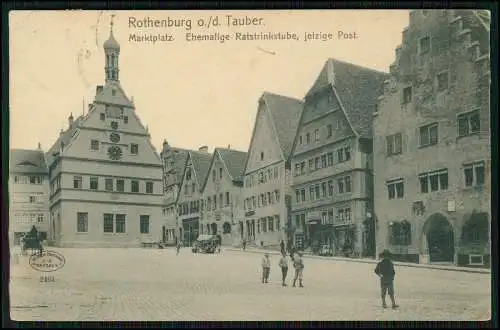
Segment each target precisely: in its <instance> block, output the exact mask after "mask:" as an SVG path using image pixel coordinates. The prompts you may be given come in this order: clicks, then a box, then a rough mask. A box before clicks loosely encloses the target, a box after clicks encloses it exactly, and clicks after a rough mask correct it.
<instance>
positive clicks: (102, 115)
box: [100, 112, 106, 120]
mask: <svg viewBox="0 0 500 330" xmlns="http://www.w3.org/2000/svg"><path fill="white" fill-rule="evenodd" d="M100 118H101V120H104V119H106V115H105V114H104V113H103V112H101V114H100Z"/></svg>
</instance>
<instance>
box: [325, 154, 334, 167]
mask: <svg viewBox="0 0 500 330" xmlns="http://www.w3.org/2000/svg"><path fill="white" fill-rule="evenodd" d="M326 165H327V166H333V152H329V153H327V154H326Z"/></svg>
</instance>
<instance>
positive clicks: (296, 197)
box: [295, 189, 302, 203]
mask: <svg viewBox="0 0 500 330" xmlns="http://www.w3.org/2000/svg"><path fill="white" fill-rule="evenodd" d="M301 196H302V195H301V194H300V190H299V189H297V190H295V201H296V202H297V203H302V200H301Z"/></svg>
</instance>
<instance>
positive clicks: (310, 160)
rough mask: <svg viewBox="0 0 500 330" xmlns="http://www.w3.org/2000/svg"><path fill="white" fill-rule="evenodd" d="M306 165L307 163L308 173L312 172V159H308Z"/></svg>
mask: <svg viewBox="0 0 500 330" xmlns="http://www.w3.org/2000/svg"><path fill="white" fill-rule="evenodd" d="M307 163H308V167H309V171H310V172H312V171H314V159H312V158H311V159H309V160H308V161H307Z"/></svg>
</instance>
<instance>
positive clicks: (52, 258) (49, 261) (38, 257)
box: [29, 250, 66, 272]
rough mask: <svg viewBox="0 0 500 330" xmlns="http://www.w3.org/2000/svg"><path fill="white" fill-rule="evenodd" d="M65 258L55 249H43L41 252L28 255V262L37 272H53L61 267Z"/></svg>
mask: <svg viewBox="0 0 500 330" xmlns="http://www.w3.org/2000/svg"><path fill="white" fill-rule="evenodd" d="M65 263H66V259H65V258H64V256H63V255H62V254H60V253H59V252H56V251H50V250H44V251H42V253H41V254H39V253H35V254H33V255H31V256H30V259H29V264H30V266H31V268H33V269H35V270H37V271H39V272H55V271H56V270H59V269H61V268H63V266H64V264H65Z"/></svg>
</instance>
